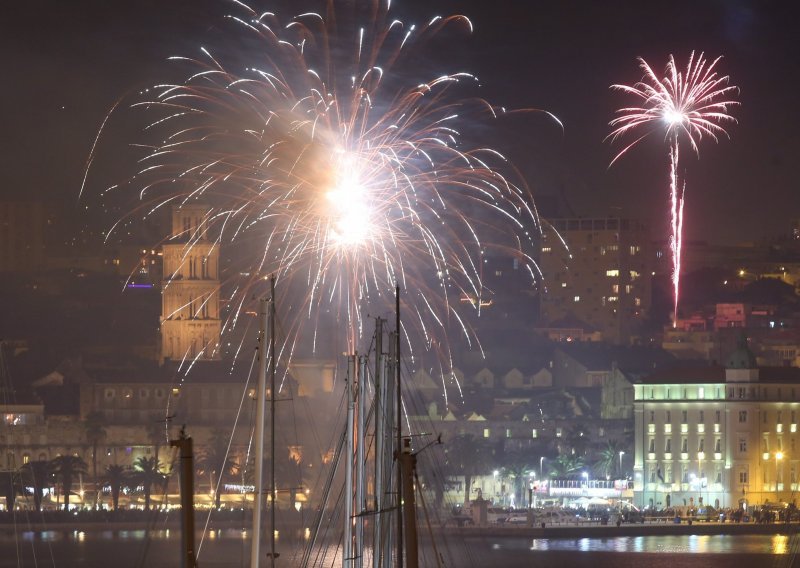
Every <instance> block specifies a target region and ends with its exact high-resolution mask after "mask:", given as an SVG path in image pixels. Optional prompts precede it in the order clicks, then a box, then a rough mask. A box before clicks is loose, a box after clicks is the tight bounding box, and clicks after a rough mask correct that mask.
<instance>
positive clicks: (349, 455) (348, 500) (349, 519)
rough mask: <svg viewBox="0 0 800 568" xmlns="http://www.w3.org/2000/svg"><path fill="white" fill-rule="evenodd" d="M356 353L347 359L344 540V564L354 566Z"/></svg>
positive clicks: (348, 566) (348, 567) (347, 567)
mask: <svg viewBox="0 0 800 568" xmlns="http://www.w3.org/2000/svg"><path fill="white" fill-rule="evenodd" d="M356 359H357V357H356V355H350V356H349V357H348V359H347V382H346V385H345V389H346V390H347V439H346V440H345V451H344V456H345V460H346V461H345V470H344V472H345V473H344V489H345V490H344V542H343V546H342V566H343V567H345V568H351V567H352V566H353V435H354V433H353V432H354V413H355V400H354V398H355V389H354V384H353V383H354V381H355V376H356V373H357V372H358V364H357V361H356Z"/></svg>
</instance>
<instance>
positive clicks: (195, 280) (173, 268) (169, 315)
mask: <svg viewBox="0 0 800 568" xmlns="http://www.w3.org/2000/svg"><path fill="white" fill-rule="evenodd" d="M207 215H208V207H206V206H204V205H199V204H194V205H183V206H180V207H175V208H173V210H172V233H171V236H170V238H169V240H168V241H167V243H166V244H164V245H163V247H162V249H163V257H162V258H163V264H164V280H163V282H162V286H161V361H162V362H163V361H165V360H167V359H171V360H177V361H180V360H182V359H184V358H185V359H187V360H194V359H196V358H197V359H198V360H215V359H219V355H220V349H219V339H220V318H219V245H217V244H216V243H214V242H213V241H210V240H209V239H208V236H207V235H206V231H207V228H208V226H207V225H206V217H207Z"/></svg>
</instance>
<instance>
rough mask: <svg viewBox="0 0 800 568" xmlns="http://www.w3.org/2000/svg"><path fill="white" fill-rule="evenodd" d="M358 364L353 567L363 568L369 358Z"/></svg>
mask: <svg viewBox="0 0 800 568" xmlns="http://www.w3.org/2000/svg"><path fill="white" fill-rule="evenodd" d="M357 362H358V383H357V384H358V394H357V396H358V407H357V408H358V438H357V439H356V507H355V513H356V515H357V518H356V554H355V558H354V564H353V566H354V567H355V568H362V566H363V562H364V515H363V513H364V485H365V484H366V477H365V471H364V438H365V437H366V434H367V431H366V426H367V420H366V414H365V410H366V403H365V400H364V397H365V396H366V394H367V393H366V388H365V386H366V385H365V381H366V378H367V358H366V357H364V356H363V355H362V356H361V357H358V358H357Z"/></svg>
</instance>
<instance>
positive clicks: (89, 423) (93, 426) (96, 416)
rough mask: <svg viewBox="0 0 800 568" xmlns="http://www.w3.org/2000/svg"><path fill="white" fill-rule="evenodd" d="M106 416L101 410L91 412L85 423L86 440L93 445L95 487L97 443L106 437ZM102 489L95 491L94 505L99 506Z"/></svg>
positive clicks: (96, 485) (96, 483) (96, 481)
mask: <svg viewBox="0 0 800 568" xmlns="http://www.w3.org/2000/svg"><path fill="white" fill-rule="evenodd" d="M105 422H106V419H105V416H104V415H103V413H101V412H90V413H89V414H88V415H87V416H86V420H85V421H84V423H83V428H84V435H85V436H86V442H87V443H88V444H89V445H91V446H92V479H94V485H95V489H97V487H98V481H99V480H98V478H97V445H98V444H99V443H100V442H101V441H102V440H103V439H104V438H105V437H106V434H107V433H106V429H105V428H104V426H105ZM99 496H100V491H95V498H94V506H95V508H97V500H98V498H99Z"/></svg>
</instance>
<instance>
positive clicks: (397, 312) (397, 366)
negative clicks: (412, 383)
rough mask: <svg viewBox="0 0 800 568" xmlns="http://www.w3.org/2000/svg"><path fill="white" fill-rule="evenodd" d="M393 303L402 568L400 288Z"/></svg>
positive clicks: (400, 567) (399, 557)
mask: <svg viewBox="0 0 800 568" xmlns="http://www.w3.org/2000/svg"><path fill="white" fill-rule="evenodd" d="M394 303H395V327H396V331H395V341H396V345H395V348H394V357H395V359H394V363H395V381H396V388H397V393H396V395H395V396H396V398H397V400H396V401H395V402H396V404H397V433H396V434H397V446H396V449H395V451H396V455H395V462H396V463H397V484H396V486H397V566H398V568H403V508H402V507H401V504H402V502H403V484H402V483H401V480H402V479H403V466H402V463H401V461H400V455H401V454H402V452H403V422H402V415H403V403H402V400H401V398H400V286H399V285H398V286H395V289H394Z"/></svg>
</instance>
